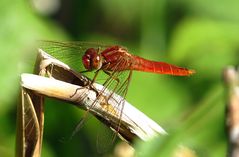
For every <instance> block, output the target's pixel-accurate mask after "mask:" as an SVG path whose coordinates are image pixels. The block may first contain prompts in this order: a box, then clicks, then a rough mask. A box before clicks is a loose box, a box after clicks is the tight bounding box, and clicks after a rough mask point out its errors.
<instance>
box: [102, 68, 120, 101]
mask: <svg viewBox="0 0 239 157" xmlns="http://www.w3.org/2000/svg"><path fill="white" fill-rule="evenodd" d="M103 71H104V73H106V74H107V75H109V76H110V77H111V78H112V79H113V80H115V81H116V85H115V87H114V89H113V91H112V93H111V94H110V96H109V97H108V98H110V97H111V96H112V95H113V93H114V92H115V91H116V89H117V87H118V85H119V83H120V80H119V78H118V77H114V76H113V74H112V73H111V72H109V71H105V70H103ZM107 83H108V81H106V82H105V83H104V84H103V86H105V85H106V84H107Z"/></svg>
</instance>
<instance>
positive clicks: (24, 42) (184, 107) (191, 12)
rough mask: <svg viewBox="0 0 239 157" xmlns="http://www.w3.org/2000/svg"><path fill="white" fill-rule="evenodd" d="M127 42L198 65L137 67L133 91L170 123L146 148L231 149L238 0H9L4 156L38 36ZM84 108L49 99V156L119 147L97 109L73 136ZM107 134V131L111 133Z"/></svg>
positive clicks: (1, 63) (3, 15)
mask: <svg viewBox="0 0 239 157" xmlns="http://www.w3.org/2000/svg"><path fill="white" fill-rule="evenodd" d="M39 39H44V40H50V39H52V40H63V41H72V40H73V41H78V40H80V41H96V42H102V43H113V44H121V45H124V46H126V47H127V48H128V49H129V50H130V52H132V53H134V54H136V55H140V56H142V57H145V58H148V59H153V60H163V61H167V62H170V63H173V64H176V65H180V66H185V67H189V68H191V69H195V70H196V72H197V73H196V74H195V75H193V76H192V77H172V76H164V75H156V74H149V73H140V72H134V73H133V78H132V81H131V85H130V88H129V93H128V95H127V100H128V101H129V102H130V103H132V104H133V105H135V106H136V107H137V108H139V109H140V110H141V111H143V112H144V113H145V114H146V115H148V116H149V117H151V118H152V119H153V120H155V121H156V122H157V123H159V124H160V125H161V126H162V127H163V128H165V129H166V131H167V132H168V133H169V136H168V137H164V138H159V139H157V140H155V141H152V142H149V143H143V144H142V143H139V144H137V145H136V146H135V147H136V152H137V153H138V155H139V156H173V155H175V152H177V150H178V148H180V149H181V148H187V149H185V150H190V151H189V152H191V154H192V155H194V156H203V157H219V156H225V154H226V151H227V150H226V149H227V141H226V131H225V127H224V121H225V104H226V102H225V92H224V86H223V81H222V70H223V69H224V68H225V67H226V66H227V65H237V64H238V62H239V61H238V57H239V1H238V0H231V1H226V0H194V1H190V0H181V1H178V0H161V1H158V0H147V1H143V0H142V1H138V0H114V1H109V0H98V1H97V0H88V1H87V0H62V1H59V0H49V1H48V0H32V1H26V0H25V1H20V0H12V1H7V0H1V1H0V67H1V78H0V117H1V118H0V156H1V157H2V156H3V157H5V156H6V157H8V156H13V155H14V150H15V133H16V130H15V129H16V108H17V104H18V101H19V86H20V81H19V80H20V74H21V73H23V72H32V69H33V64H34V61H35V60H34V59H35V58H34V57H35V55H36V51H37V49H36V48H35V42H36V40H39ZM81 117H82V111H80V110H79V109H77V108H75V107H72V106H71V105H67V104H62V103H61V102H60V101H56V100H51V99H49V100H48V103H47V104H46V105H45V130H44V141H43V152H42V154H43V155H42V156H46V157H56V156H71V157H73V156H110V155H112V151H113V149H114V148H110V150H109V151H107V152H106V153H104V154H101V153H99V152H98V151H97V148H96V147H97V146H96V145H97V144H96V142H97V137H98V132H101V131H97V130H100V129H99V128H100V127H102V126H101V125H100V124H99V123H98V122H97V120H95V119H94V118H90V120H89V121H88V122H87V123H86V124H85V126H84V127H83V128H82V129H81V130H80V131H79V133H77V134H76V135H75V136H74V138H73V139H72V140H68V139H69V137H70V136H71V134H72V132H73V130H74V128H75V126H76V125H77V123H78V122H79V120H80V118H81ZM101 134H102V133H101Z"/></svg>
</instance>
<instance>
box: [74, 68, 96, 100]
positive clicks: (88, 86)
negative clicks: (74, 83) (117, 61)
mask: <svg viewBox="0 0 239 157" xmlns="http://www.w3.org/2000/svg"><path fill="white" fill-rule="evenodd" d="M85 72H90V71H89V70H86V71H83V72H81V73H85ZM98 73H99V70H97V71H96V72H95V76H94V78H93V79H92V81H91V82H90V83H89V84H88V85H86V86H85V87H81V88H77V89H76V90H75V92H74V93H73V94H72V95H71V96H70V98H72V97H73V96H74V95H76V93H77V91H78V90H80V89H83V88H89V89H92V90H94V91H95V92H96V95H99V92H98V91H97V89H96V88H95V87H94V86H93V83H94V82H95V80H96V77H97V76H98Z"/></svg>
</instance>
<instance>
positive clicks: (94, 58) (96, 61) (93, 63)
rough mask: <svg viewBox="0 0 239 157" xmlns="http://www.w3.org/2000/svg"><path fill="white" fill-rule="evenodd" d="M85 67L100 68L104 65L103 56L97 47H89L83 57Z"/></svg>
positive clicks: (90, 68) (88, 68)
mask: <svg viewBox="0 0 239 157" xmlns="http://www.w3.org/2000/svg"><path fill="white" fill-rule="evenodd" d="M82 61H83V64H84V67H85V68H86V69H87V70H99V69H100V68H101V66H102V56H101V55H100V54H99V53H98V50H97V49H94V48H89V49H87V50H86V52H85V54H84V55H83V57H82Z"/></svg>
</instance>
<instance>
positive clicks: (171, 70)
mask: <svg viewBox="0 0 239 157" xmlns="http://www.w3.org/2000/svg"><path fill="white" fill-rule="evenodd" d="M132 58H133V60H134V64H132V65H131V67H130V69H131V70H137V71H145V72H151V73H158V74H168V75H177V76H187V75H191V74H193V73H195V72H194V70H189V69H187V68H182V67H179V66H175V65H172V64H168V63H165V62H156V61H150V60H147V59H144V58H141V57H138V56H132Z"/></svg>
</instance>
